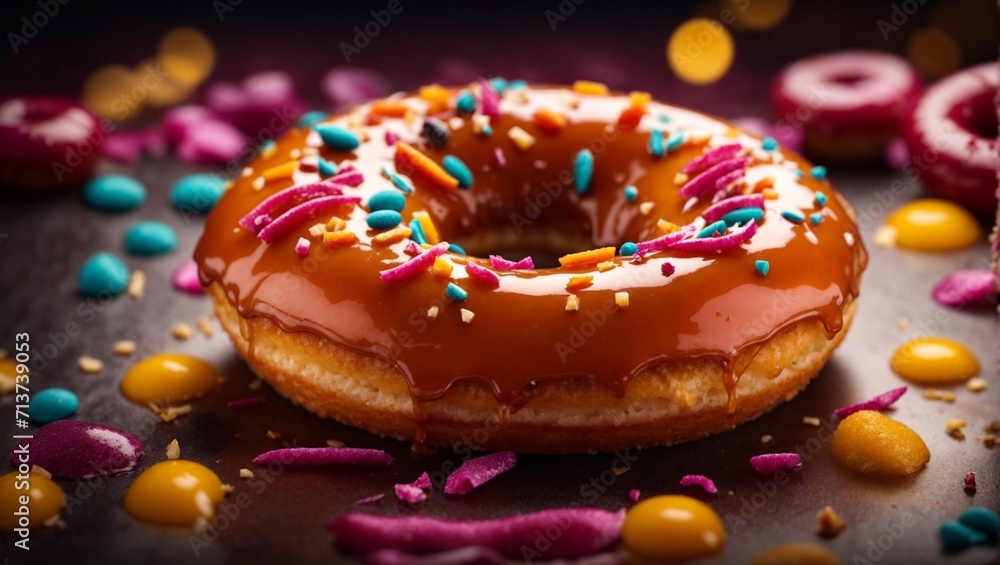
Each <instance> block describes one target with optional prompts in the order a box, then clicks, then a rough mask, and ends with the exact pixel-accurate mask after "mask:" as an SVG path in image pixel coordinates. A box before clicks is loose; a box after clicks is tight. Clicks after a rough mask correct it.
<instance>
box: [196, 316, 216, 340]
mask: <svg viewBox="0 0 1000 565" xmlns="http://www.w3.org/2000/svg"><path fill="white" fill-rule="evenodd" d="M195 323H196V325H197V326H198V331H200V332H201V333H203V334H205V337H212V334H213V333H215V326H214V325H213V324H212V320H210V319H209V318H208V316H201V317H200V318H198V321H197V322H195Z"/></svg>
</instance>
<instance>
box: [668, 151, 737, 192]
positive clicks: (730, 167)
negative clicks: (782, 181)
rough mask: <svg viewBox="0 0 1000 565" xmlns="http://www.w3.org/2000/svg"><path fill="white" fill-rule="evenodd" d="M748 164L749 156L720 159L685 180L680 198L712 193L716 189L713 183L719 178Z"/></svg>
mask: <svg viewBox="0 0 1000 565" xmlns="http://www.w3.org/2000/svg"><path fill="white" fill-rule="evenodd" d="M749 164H750V158H748V157H743V158H735V159H729V160H726V161H721V162H719V163H717V164H715V165H712V166H711V167H709V168H708V169H705V171H703V172H702V173H699V174H698V176H696V177H694V178H693V179H691V180H689V181H687V183H685V184H684V186H682V187H681V189H680V196H681V198H684V199H688V198H694V197H700V196H704V195H706V194H710V193H713V192H715V191H716V186H715V184H716V182H717V181H718V180H719V178H721V177H723V176H725V175H727V174H729V173H731V172H733V171H739V170H745V169H746V168H747V165H749Z"/></svg>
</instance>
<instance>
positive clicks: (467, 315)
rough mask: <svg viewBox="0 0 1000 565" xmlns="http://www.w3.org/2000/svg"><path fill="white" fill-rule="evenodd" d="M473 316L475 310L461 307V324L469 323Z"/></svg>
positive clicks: (474, 315)
mask: <svg viewBox="0 0 1000 565" xmlns="http://www.w3.org/2000/svg"><path fill="white" fill-rule="evenodd" d="M475 317H476V313H475V312H473V311H472V310H466V309H465V308H462V323H463V324H471V323H472V319H473V318H475Z"/></svg>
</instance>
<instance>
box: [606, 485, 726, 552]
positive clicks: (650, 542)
mask: <svg viewBox="0 0 1000 565" xmlns="http://www.w3.org/2000/svg"><path fill="white" fill-rule="evenodd" d="M622 541H623V542H624V543H625V547H627V548H628V549H629V550H631V551H633V552H635V553H637V554H639V555H642V556H644V557H647V558H651V559H663V560H670V561H680V560H686V559H697V558H699V557H705V556H708V555H712V554H714V553H716V552H718V551H719V550H720V549H722V546H723V545H725V543H726V530H725V528H723V526H722V520H721V519H720V518H719V515H718V514H716V513H715V511H714V510H712V508H711V507H709V506H708V505H707V504H705V503H704V502H701V501H699V500H696V499H694V498H691V497H688V496H681V495H668V496H656V497H653V498H650V499H648V500H644V501H642V502H640V503H639V504H636V505H635V506H633V507H632V508H631V509H629V511H628V513H627V514H626V515H625V524H624V525H623V526H622Z"/></svg>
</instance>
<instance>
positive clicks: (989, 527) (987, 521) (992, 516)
mask: <svg viewBox="0 0 1000 565" xmlns="http://www.w3.org/2000/svg"><path fill="white" fill-rule="evenodd" d="M31 400H32V402H34V401H35V399H34V398H32V399H31ZM958 522H959V523H960V524H964V525H966V526H969V527H970V528H972V529H974V530H978V531H980V532H982V533H984V534H986V535H987V536H989V537H991V538H994V537H996V536H997V534H1000V516H997V513H996V512H994V511H992V510H990V509H989V508H986V507H983V506H973V507H972V508H969V509H968V510H966V511H965V512H962V514H961V515H960V516H959V517H958Z"/></svg>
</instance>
